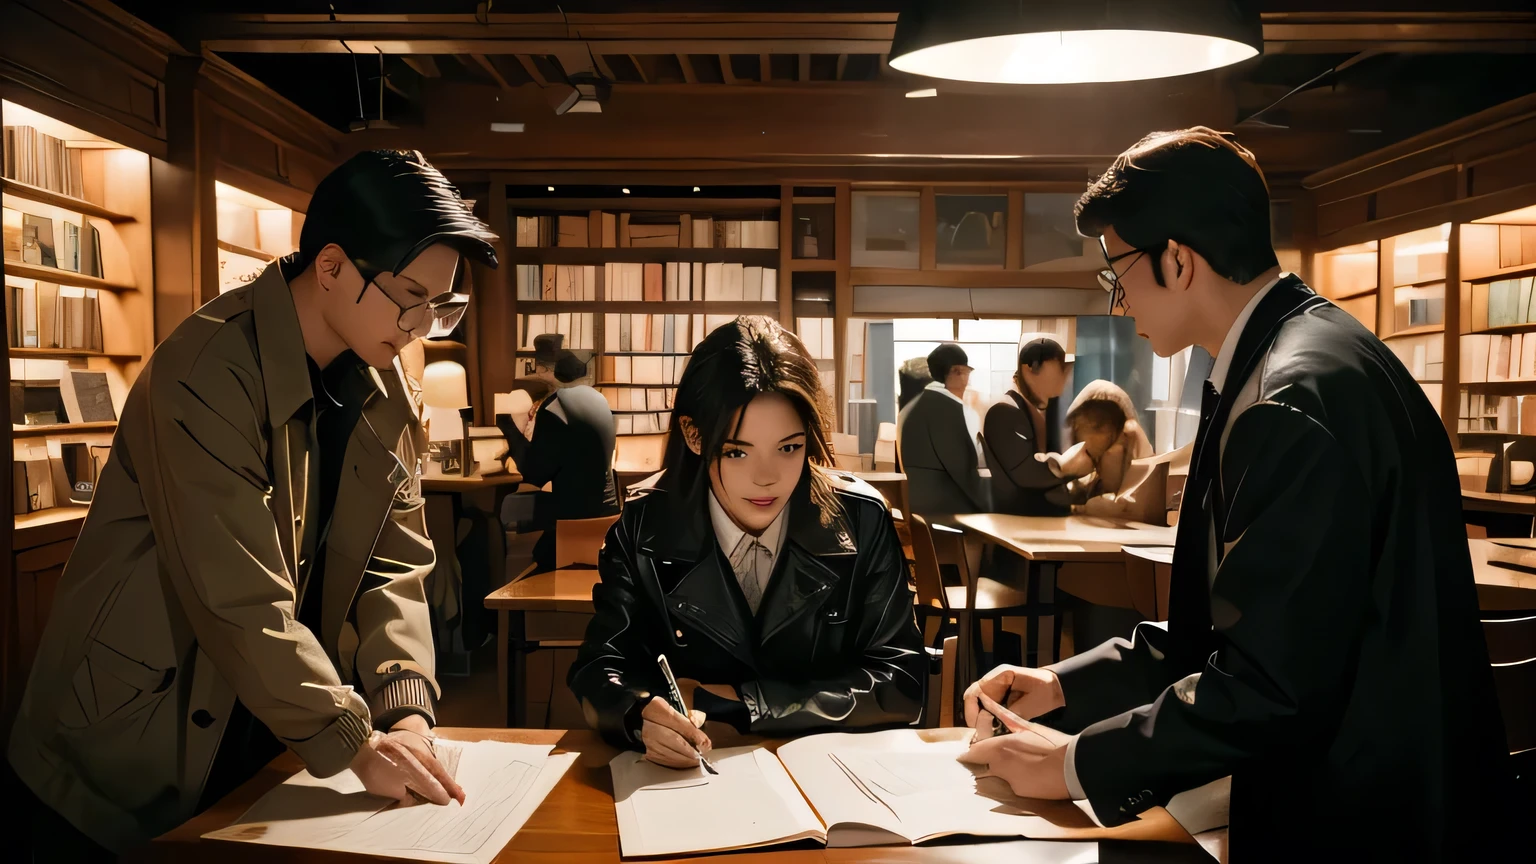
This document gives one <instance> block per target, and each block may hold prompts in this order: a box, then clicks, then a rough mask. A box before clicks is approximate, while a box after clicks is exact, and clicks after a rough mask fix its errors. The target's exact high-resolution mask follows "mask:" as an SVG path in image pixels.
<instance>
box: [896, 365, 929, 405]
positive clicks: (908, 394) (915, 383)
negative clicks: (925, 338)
mask: <svg viewBox="0 0 1536 864" xmlns="http://www.w3.org/2000/svg"><path fill="white" fill-rule="evenodd" d="M896 377H897V380H898V382H899V383H900V385H901V389H900V391H899V392H898V393H897V396H896V410H897V411H900V410H901V409H903V408H905V407H907V403H908V402H911V401H912V400H913V399H916V398H917V394H919V393H921V392H923V388H924V387H927V386H928V384H929V383H930V382H932V381H933V376H932V375H929V374H928V358H927V357H913V358H912V359H910V360H908V361H906V362H905V363H903V364H901V368H900V369H897V370H896Z"/></svg>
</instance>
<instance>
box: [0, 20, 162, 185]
mask: <svg viewBox="0 0 1536 864" xmlns="http://www.w3.org/2000/svg"><path fill="white" fill-rule="evenodd" d="M178 50H179V49H177V47H176V46H175V44H174V43H173V42H171V41H170V39H169V38H167V37H165V36H164V35H163V34H159V33H157V32H155V31H153V30H151V29H149V28H148V27H145V26H144V25H142V24H140V23H138V22H137V21H135V20H133V19H132V18H129V17H128V16H127V15H126V14H124V13H123V12H121V11H120V10H118V9H117V8H116V7H115V6H112V5H111V4H109V3H104V2H91V0H14V2H10V3H7V4H6V7H5V23H4V26H3V27H0V77H3V78H5V79H7V81H8V84H9V86H8V87H7V88H6V93H5V95H6V98H10V99H15V100H16V101H17V102H20V103H22V104H25V105H27V106H28V107H31V108H35V109H36V110H39V111H42V112H43V113H46V114H48V115H50V116H53V117H56V118H58V119H59V120H62V121H64V122H66V123H72V124H74V125H76V126H82V127H88V128H90V129H92V130H93V131H95V132H97V133H98V134H100V135H103V136H105V137H108V138H111V139H113V140H116V141H119V142H121V143H123V144H126V145H128V146H131V147H134V148H136V149H139V150H143V151H145V152H147V153H150V154H151V155H156V156H159V155H163V154H164V151H165V137H166V131H165V92H164V85H163V84H162V79H163V78H164V75H165V67H166V62H167V58H168V57H169V56H170V55H171V54H172V53H176V52H178ZM103 120H105V121H106V124H103V122H102V121H103Z"/></svg>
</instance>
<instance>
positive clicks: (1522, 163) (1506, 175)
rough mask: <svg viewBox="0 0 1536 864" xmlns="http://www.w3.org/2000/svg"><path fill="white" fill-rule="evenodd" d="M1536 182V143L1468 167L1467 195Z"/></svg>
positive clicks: (1484, 193) (1472, 195) (1489, 192)
mask: <svg viewBox="0 0 1536 864" xmlns="http://www.w3.org/2000/svg"><path fill="white" fill-rule="evenodd" d="M1533 183H1536V144H1531V145H1528V146H1525V147H1521V148H1519V149H1517V150H1512V151H1510V152H1508V153H1504V154H1501V155H1499V156H1496V157H1494V158H1492V159H1488V160H1485V161H1482V162H1478V163H1476V164H1474V165H1470V166H1468V167H1467V197H1469V198H1470V197H1476V196H1478V195H1487V194H1491V193H1494V192H1498V191H1501V190H1504V189H1511V188H1514V187H1517V186H1526V185H1530V184H1533Z"/></svg>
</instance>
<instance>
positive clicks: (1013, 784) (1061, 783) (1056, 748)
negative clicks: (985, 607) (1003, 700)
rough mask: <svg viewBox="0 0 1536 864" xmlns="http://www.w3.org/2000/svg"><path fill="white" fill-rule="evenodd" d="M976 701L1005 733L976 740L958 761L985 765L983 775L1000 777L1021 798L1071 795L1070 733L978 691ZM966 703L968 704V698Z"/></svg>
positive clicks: (1064, 796) (1059, 797)
mask: <svg viewBox="0 0 1536 864" xmlns="http://www.w3.org/2000/svg"><path fill="white" fill-rule="evenodd" d="M1030 671H1036V670H1030ZM978 700H979V701H980V703H981V708H982V709H983V710H984V711H985V712H986V713H987V714H990V715H991V716H994V717H996V718H998V720H1000V721H1001V722H1002V724H1003V726H1004V727H1005V728H1006V729H1007V731H1008V734H1005V735H998V736H995V737H991V738H985V739H978V740H976V742H975V743H973V744H972V745H971V748H970V749H969V750H967V751H966V752H964V753H962V754H960V757H959V758H960V761H961V762H964V763H966V764H968V765H981V766H984V767H985V768H986V772H985V774H984V775H983V776H988V777H999V778H1001V779H1002V780H1003V781H1005V782H1006V783H1007V784H1008V788H1010V789H1012V790H1013V794H1015V795H1018V796H1019V797H1021V798H1043V799H1048V800H1064V799H1067V798H1070V797H1072V796H1071V793H1069V792H1068V791H1067V780H1066V766H1067V745H1068V744H1070V743H1071V741H1072V736H1071V735H1068V734H1066V733H1064V732H1058V731H1056V730H1055V729H1052V728H1050V727H1049V726H1042V725H1040V724H1039V723H1030V722H1029V721H1027V720H1025V719H1024V718H1022V717H1020V716H1018V715H1017V714H1015V713H1013V712H1012V711H1009V710H1008V709H1007V708H1005V707H1003V706H1002V705H999V704H998V703H997V702H996V701H995V700H993V699H992V698H991V697H989V696H987V695H986V694H985V693H982V694H979V696H978ZM966 704H967V706H969V705H970V701H969V699H968V700H967V702H966Z"/></svg>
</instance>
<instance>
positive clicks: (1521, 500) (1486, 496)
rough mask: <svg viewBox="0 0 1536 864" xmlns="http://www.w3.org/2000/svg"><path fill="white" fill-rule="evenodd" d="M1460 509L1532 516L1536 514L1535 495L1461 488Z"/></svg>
mask: <svg viewBox="0 0 1536 864" xmlns="http://www.w3.org/2000/svg"><path fill="white" fill-rule="evenodd" d="M1461 509H1463V510H1476V511H1479V512H1482V513H1517V514H1519V515H1522V516H1532V515H1536V495H1521V494H1519V493H1516V492H1478V491H1477V490H1475V489H1463V490H1461Z"/></svg>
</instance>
